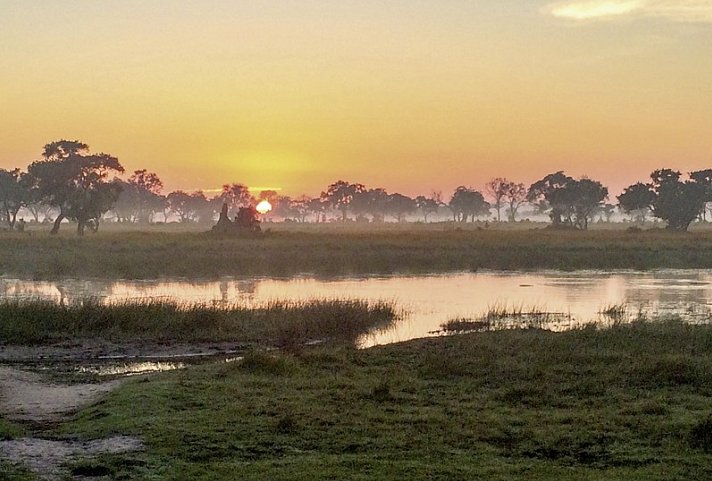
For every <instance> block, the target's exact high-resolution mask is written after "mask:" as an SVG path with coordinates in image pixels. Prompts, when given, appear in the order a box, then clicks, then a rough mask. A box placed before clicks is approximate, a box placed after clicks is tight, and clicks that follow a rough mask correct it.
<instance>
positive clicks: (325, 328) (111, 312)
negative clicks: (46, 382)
mask: <svg viewBox="0 0 712 481" xmlns="http://www.w3.org/2000/svg"><path fill="white" fill-rule="evenodd" d="M396 317H397V316H396V312H395V309H394V307H393V306H391V305H390V304H387V303H383V302H375V303H368V302H365V301H358V300H313V301H306V302H273V303H270V304H268V305H266V306H264V307H255V308H252V307H245V306H240V305H220V304H218V305H210V304H181V303H177V302H172V301H164V300H150V299H149V300H138V301H123V302H116V303H112V304H109V305H105V304H102V303H100V302H98V301H96V300H85V301H83V302H76V303H71V304H56V303H55V302H52V301H41V300H29V301H22V300H20V301H17V300H2V301H0V319H2V322H0V340H1V341H0V345H2V344H18V345H29V344H48V343H53V342H57V341H64V340H81V339H101V340H105V341H113V342H127V341H128V342H140V341H165V342H170V341H184V342H213V341H240V342H246V343H251V342H253V343H260V344H267V345H274V346H280V347H288V346H296V345H299V344H304V343H305V342H308V341H312V340H332V341H343V342H349V343H350V342H353V341H355V340H356V338H357V337H358V336H360V335H362V334H365V333H366V332H368V331H369V330H371V329H373V328H374V327H379V326H383V327H385V326H387V325H388V324H389V323H391V322H392V321H394V320H395V319H396Z"/></svg>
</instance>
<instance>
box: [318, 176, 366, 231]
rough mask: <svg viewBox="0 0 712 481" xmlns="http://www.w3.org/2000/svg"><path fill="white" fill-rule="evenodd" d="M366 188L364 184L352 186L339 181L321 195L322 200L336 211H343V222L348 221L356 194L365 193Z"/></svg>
mask: <svg viewBox="0 0 712 481" xmlns="http://www.w3.org/2000/svg"><path fill="white" fill-rule="evenodd" d="M365 190H366V187H365V186H364V185H363V184H351V183H349V182H345V181H343V180H339V181H337V182H334V183H333V184H331V185H329V187H328V188H327V189H326V192H322V193H321V199H322V200H323V201H325V202H327V203H329V205H331V206H332V207H334V208H335V209H338V210H340V211H341V220H342V221H346V219H347V213H348V210H349V206H350V205H351V202H352V201H353V199H354V196H355V195H356V194H359V193H361V192H364V191H365Z"/></svg>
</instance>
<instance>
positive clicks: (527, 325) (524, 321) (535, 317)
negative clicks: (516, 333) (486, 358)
mask: <svg viewBox="0 0 712 481" xmlns="http://www.w3.org/2000/svg"><path fill="white" fill-rule="evenodd" d="M562 323H568V325H571V324H572V322H571V316H570V315H569V314H564V313H560V312H550V311H548V310H546V309H544V308H541V307H536V306H534V307H529V308H525V307H524V306H508V305H506V304H495V305H492V306H490V307H489V308H488V309H487V311H486V312H485V313H484V314H483V315H482V316H480V317H478V318H477V319H467V318H456V319H451V320H448V321H446V322H445V323H443V324H442V325H441V326H440V327H441V329H442V330H443V331H444V332H469V331H491V330H501V329H543V328H546V327H549V326H552V325H560V324H562Z"/></svg>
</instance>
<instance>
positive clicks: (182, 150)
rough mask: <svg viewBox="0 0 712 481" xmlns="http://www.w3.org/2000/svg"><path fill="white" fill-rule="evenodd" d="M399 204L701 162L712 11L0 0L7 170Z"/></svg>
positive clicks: (706, 154)
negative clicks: (142, 174) (56, 167)
mask: <svg viewBox="0 0 712 481" xmlns="http://www.w3.org/2000/svg"><path fill="white" fill-rule="evenodd" d="M63 138H64V139H72V140H74V139H77V140H81V141H83V142H85V143H87V144H89V145H90V147H91V148H92V150H93V151H96V152H106V153H110V154H112V155H115V156H117V157H118V158H119V160H120V161H121V162H122V164H123V165H124V167H125V168H126V170H127V172H131V171H133V170H136V169H141V168H147V169H149V170H151V171H154V172H157V173H158V174H159V176H160V177H161V178H162V179H163V181H164V184H165V187H166V190H174V189H184V190H194V189H206V190H207V189H214V188H219V187H220V185H222V184H224V183H228V182H241V183H245V184H248V185H250V186H253V187H257V186H259V187H270V188H278V189H281V190H280V191H281V192H282V193H284V194H287V195H299V194H308V195H317V194H318V193H319V192H320V191H322V190H325V187H326V186H327V185H328V184H329V183H331V182H333V181H335V180H338V179H344V180H348V181H351V182H360V183H364V184H366V185H367V186H369V187H385V188H386V189H387V190H389V191H398V192H402V193H405V194H408V195H418V194H428V193H430V192H431V191H433V190H435V191H442V192H443V194H444V197H447V196H448V195H449V193H451V192H452V190H454V188H455V187H457V186H458V185H466V186H473V187H476V188H482V186H483V185H484V183H485V182H487V180H489V179H491V178H493V177H496V176H497V177H507V178H509V179H511V180H515V181H518V182H524V183H525V184H529V183H531V182H533V181H536V180H538V179H539V178H541V177H543V176H544V175H546V174H548V173H550V172H555V171H558V170H564V171H566V173H567V174H569V175H572V176H574V177H579V176H584V175H585V176H589V177H591V178H594V179H597V180H601V181H602V182H603V183H604V184H606V185H608V186H609V187H610V190H611V193H612V194H613V195H615V194H617V193H619V192H620V191H621V190H622V188H623V187H625V186H626V185H629V184H631V183H634V182H637V181H639V180H645V179H646V178H647V176H648V175H649V173H650V172H651V171H652V170H654V169H657V168H661V167H671V168H675V169H678V170H681V171H683V172H689V171H692V170H699V169H703V168H712V0H679V1H672V0H585V1H560V2H558V1H554V2H551V1H546V0H543V1H542V0H437V1H435V0H429V1H425V0H386V1H383V0H378V1H376V0H339V1H338V2H335V1H331V0H200V1H197V0H183V1H173V0H152V1H145V0H140V1H137V0H113V1H109V0H0V167H2V168H14V167H22V168H24V167H25V166H27V164H29V163H30V162H32V161H33V160H37V159H38V158H39V157H40V153H41V151H42V147H43V146H44V145H45V144H46V143H48V142H51V141H54V140H58V139H63Z"/></svg>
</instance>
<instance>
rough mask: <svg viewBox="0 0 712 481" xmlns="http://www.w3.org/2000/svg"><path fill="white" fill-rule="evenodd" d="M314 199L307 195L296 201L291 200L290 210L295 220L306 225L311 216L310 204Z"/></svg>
mask: <svg viewBox="0 0 712 481" xmlns="http://www.w3.org/2000/svg"><path fill="white" fill-rule="evenodd" d="M312 200H313V199H312V198H311V197H309V196H307V195H302V196H300V197H297V198H296V199H291V201H290V210H291V212H292V215H293V216H294V219H295V220H297V221H298V222H301V223H304V222H306V220H307V216H308V215H309V212H310V209H309V203H310V202H312Z"/></svg>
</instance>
